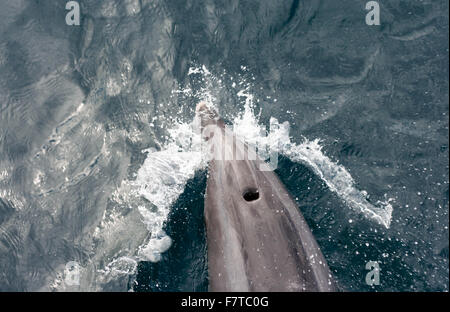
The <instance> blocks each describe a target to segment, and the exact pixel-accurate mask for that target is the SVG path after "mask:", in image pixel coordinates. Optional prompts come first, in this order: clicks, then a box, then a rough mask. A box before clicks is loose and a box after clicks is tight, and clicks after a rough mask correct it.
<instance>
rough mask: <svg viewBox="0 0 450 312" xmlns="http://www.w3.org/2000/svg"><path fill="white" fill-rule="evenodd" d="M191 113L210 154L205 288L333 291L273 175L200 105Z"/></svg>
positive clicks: (293, 205) (311, 240) (304, 228)
mask: <svg viewBox="0 0 450 312" xmlns="http://www.w3.org/2000/svg"><path fill="white" fill-rule="evenodd" d="M196 113H197V116H198V117H199V118H200V121H201V127H202V129H203V130H202V135H203V138H204V139H205V140H206V141H207V146H208V148H209V149H210V151H211V155H213V157H212V158H211V160H210V162H209V165H208V180H207V189H206V197H205V208H204V209H205V211H204V213H205V223H206V235H207V244H208V271H209V290H210V291H335V283H334V280H333V278H332V275H331V273H330V270H329V268H328V265H327V262H326V260H325V258H324V256H323V254H322V252H321V251H320V249H319V246H318V244H317V242H316V240H315V239H314V237H313V235H312V233H311V230H310V229H309V227H308V224H307V223H306V221H305V219H304V218H303V216H302V214H301V212H300V210H299V208H298V206H297V205H296V203H295V202H294V201H293V199H292V198H291V196H290V195H289V193H288V192H287V190H286V188H285V187H284V185H283V184H282V182H281V181H280V180H279V178H278V177H277V175H276V174H275V173H274V172H272V171H262V170H261V169H260V167H261V165H262V164H264V162H263V161H261V160H259V159H258V158H257V157H256V158H255V157H247V155H250V154H249V147H248V146H247V145H245V144H244V143H242V142H241V141H239V140H238V139H237V138H236V137H235V136H234V135H233V133H232V132H231V131H229V130H228V129H226V127H225V124H224V122H223V120H221V119H220V118H218V115H217V113H216V112H215V111H214V110H212V109H210V108H208V107H207V105H206V104H205V103H199V104H198V105H197V108H196ZM227 155H228V157H227ZM230 155H231V156H232V157H230Z"/></svg>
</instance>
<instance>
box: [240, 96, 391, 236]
mask: <svg viewBox="0 0 450 312" xmlns="http://www.w3.org/2000/svg"><path fill="white" fill-rule="evenodd" d="M245 91H246V90H245ZM238 96H242V97H245V106H244V112H243V113H242V114H240V115H238V116H237V117H236V118H235V119H234V122H233V124H234V127H233V130H234V132H235V133H236V135H237V136H239V137H241V138H242V139H243V140H245V142H248V143H249V144H253V145H256V142H258V143H259V145H260V146H270V149H271V150H272V151H275V152H277V153H278V154H282V155H284V156H286V157H288V158H289V159H290V160H292V161H294V162H300V163H303V164H305V165H307V166H308V167H309V168H311V169H312V170H313V171H314V173H315V174H316V175H317V176H319V177H320V178H321V179H322V180H323V181H324V182H325V183H326V184H327V186H328V188H329V189H330V190H331V191H333V192H335V193H336V194H337V195H338V196H339V197H340V198H341V199H342V200H343V201H344V202H345V203H346V204H347V205H348V206H349V207H350V208H352V209H353V210H355V211H357V212H360V213H362V214H363V215H364V216H365V217H367V218H369V219H372V220H374V221H376V222H378V223H379V224H381V225H383V226H385V227H386V228H389V226H390V223H391V216H392V211H393V208H392V205H391V203H390V202H391V201H392V199H389V200H387V201H377V203H376V204H375V205H374V204H372V203H370V202H369V201H368V200H367V197H368V196H367V192H366V191H364V190H358V189H357V188H356V186H355V181H354V179H353V177H352V176H351V174H350V173H349V172H348V171H347V169H346V168H345V167H344V166H342V165H340V164H337V163H336V162H333V161H332V160H331V159H330V158H328V157H327V156H326V155H325V154H324V153H323V151H322V146H321V145H320V140H319V139H314V140H312V141H311V140H308V139H307V138H303V142H302V143H300V144H296V143H294V142H292V141H291V138H290V136H289V123H288V122H284V123H282V124H280V123H279V122H278V120H277V119H276V118H273V117H271V118H270V130H269V131H266V127H265V126H262V125H260V123H259V116H258V115H256V114H255V112H254V109H253V96H252V95H251V94H249V93H248V92H247V93H246V92H244V91H240V92H239V93H238ZM266 134H267V135H266Z"/></svg>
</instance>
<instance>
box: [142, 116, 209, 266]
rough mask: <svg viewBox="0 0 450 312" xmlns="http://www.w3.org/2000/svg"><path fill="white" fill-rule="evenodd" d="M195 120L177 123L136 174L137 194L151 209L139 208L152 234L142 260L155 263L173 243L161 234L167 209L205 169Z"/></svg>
mask: <svg viewBox="0 0 450 312" xmlns="http://www.w3.org/2000/svg"><path fill="white" fill-rule="evenodd" d="M196 129H198V127H197V125H196V121H193V122H192V123H189V124H188V123H180V124H177V125H175V127H174V128H172V129H170V130H169V131H168V132H169V135H170V136H169V139H168V141H167V143H166V144H164V145H163V148H162V149H161V151H154V150H147V151H149V152H150V153H149V155H148V156H147V159H146V160H145V162H144V164H143V165H142V167H141V168H140V169H139V171H138V173H137V178H136V180H135V181H134V184H135V185H136V186H137V187H138V191H137V192H138V194H139V195H140V196H142V197H144V198H145V199H146V200H148V201H149V202H150V203H151V204H153V205H152V207H149V206H144V205H141V206H139V207H138V209H139V212H140V214H141V215H142V217H143V222H144V223H145V225H146V226H147V229H148V230H149V232H150V233H151V234H150V235H151V236H150V239H149V241H148V243H147V244H145V245H144V246H141V247H140V248H139V251H138V256H139V257H140V258H141V259H144V260H148V261H152V262H157V261H159V260H160V259H161V253H163V252H165V251H166V250H167V249H169V247H170V245H171V243H172V241H171V239H170V237H169V236H167V235H166V233H164V231H163V226H164V222H166V220H167V218H168V216H169V212H170V208H171V206H172V205H173V204H174V202H175V201H176V200H177V199H178V197H179V196H180V194H181V193H183V191H184V187H185V185H186V183H187V181H188V180H189V179H191V178H193V177H194V174H195V172H196V171H197V170H199V169H202V168H204V166H205V164H206V163H205V162H204V160H203V158H202V155H201V147H200V145H201V137H200V134H199V133H198V132H196Z"/></svg>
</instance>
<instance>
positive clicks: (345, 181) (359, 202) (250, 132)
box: [122, 67, 393, 262]
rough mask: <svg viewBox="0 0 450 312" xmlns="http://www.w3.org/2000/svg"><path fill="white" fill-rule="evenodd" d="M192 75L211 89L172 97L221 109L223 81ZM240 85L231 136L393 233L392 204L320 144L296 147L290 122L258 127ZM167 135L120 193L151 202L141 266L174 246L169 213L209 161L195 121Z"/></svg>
mask: <svg viewBox="0 0 450 312" xmlns="http://www.w3.org/2000/svg"><path fill="white" fill-rule="evenodd" d="M189 75H200V76H202V78H201V79H202V81H206V85H207V86H206V87H205V88H203V89H201V90H199V91H198V92H197V93H196V94H194V92H193V91H192V89H190V88H185V89H182V90H178V91H174V92H173V94H182V95H184V96H187V97H196V98H200V99H201V100H203V101H206V102H207V104H208V105H210V106H212V107H215V108H217V106H216V105H214V102H215V98H214V96H213V94H214V92H212V91H213V90H211V89H210V88H211V85H210V84H208V80H210V79H215V80H216V81H220V80H219V79H217V78H216V77H212V78H211V76H212V74H211V73H210V72H209V71H208V70H207V69H206V68H205V67H202V68H191V69H190V70H189ZM239 85H240V86H243V87H244V88H243V89H242V90H239V92H238V93H237V96H239V97H242V98H244V106H243V107H244V109H243V111H241V112H239V113H238V114H237V115H236V116H234V119H233V131H234V132H235V133H236V135H237V136H238V137H241V138H242V139H243V140H244V141H245V142H247V143H248V144H251V145H253V144H255V145H256V143H258V145H260V146H261V145H265V146H270V149H271V150H272V151H276V152H277V153H278V154H282V155H285V156H286V157H288V158H289V159H291V160H292V161H294V162H301V163H303V164H305V165H307V166H308V167H309V168H311V169H312V170H313V171H314V173H315V174H316V175H317V176H319V177H320V178H321V179H322V180H323V181H324V182H325V183H326V185H327V186H328V187H329V189H330V190H331V191H333V192H335V193H336V194H337V195H338V196H339V197H340V198H341V199H342V200H343V201H344V202H345V203H346V204H347V205H348V206H349V207H350V208H351V209H353V210H355V211H357V212H360V213H361V214H362V215H363V216H365V217H367V218H369V219H371V220H374V221H376V222H378V223H380V224H381V225H383V226H385V227H386V228H389V226H390V221H391V215H392V210H393V208H392V205H391V204H390V201H391V200H388V201H386V202H382V201H378V202H377V203H375V204H372V203H370V202H369V201H368V200H367V193H366V192H365V191H363V190H358V189H357V187H356V186H355V181H354V179H353V177H352V176H351V175H350V173H349V172H348V171H347V169H346V168H344V167H343V166H342V165H340V164H337V163H336V162H333V161H332V160H331V159H330V158H329V157H327V156H326V155H325V153H324V152H323V151H322V146H321V145H320V140H319V139H314V140H308V139H306V138H303V142H302V143H300V144H296V143H295V142H292V140H291V138H290V136H289V123H288V122H287V121H286V122H284V123H279V121H278V120H277V119H276V118H271V119H270V129H269V130H268V131H267V130H266V127H265V126H264V125H261V124H260V121H259V114H256V113H255V111H254V104H253V95H252V94H251V92H249V88H248V86H247V87H245V83H240V84H239ZM219 113H220V112H219ZM167 132H168V133H169V135H168V137H167V138H166V141H165V142H163V143H162V144H161V146H162V147H161V150H159V151H156V150H153V149H148V150H145V151H143V152H148V156H147V159H146V160H145V161H144V163H143V165H142V167H141V168H140V169H139V170H138V172H137V175H136V180H134V181H127V187H126V188H124V189H125V190H126V191H124V192H122V193H125V192H129V194H127V195H126V197H129V198H130V196H138V197H142V198H145V199H146V200H147V201H148V202H149V204H141V205H139V206H138V210H139V212H140V214H141V216H142V221H143V222H144V224H145V225H146V227H147V229H148V231H149V232H150V238H149V240H148V241H147V242H146V243H145V244H143V245H142V246H141V247H140V248H139V250H138V257H137V258H138V260H147V261H152V262H157V261H160V260H161V254H162V253H163V252H165V251H166V250H167V249H168V248H170V245H171V243H172V240H171V239H170V237H169V236H168V235H167V234H166V233H165V232H164V230H163V227H164V223H165V222H166V221H167V218H168V216H169V213H170V209H171V207H172V205H173V204H174V203H175V201H176V200H177V199H178V197H179V196H180V195H181V194H182V192H183V191H184V188H185V186H186V183H187V182H188V180H189V179H191V178H193V177H194V174H195V172H196V171H197V170H202V169H205V168H206V158H207V157H204V156H205V155H203V154H202V146H201V145H202V141H201V135H200V133H199V132H198V121H197V120H194V121H192V122H190V123H186V122H174V125H173V126H172V127H171V128H170V129H168V130H167ZM130 194H131V195H130ZM122 195H124V194H122Z"/></svg>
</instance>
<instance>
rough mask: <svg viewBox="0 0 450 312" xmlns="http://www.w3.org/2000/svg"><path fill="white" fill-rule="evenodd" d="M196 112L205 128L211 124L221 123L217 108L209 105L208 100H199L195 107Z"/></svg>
mask: <svg viewBox="0 0 450 312" xmlns="http://www.w3.org/2000/svg"><path fill="white" fill-rule="evenodd" d="M195 114H196V115H197V116H198V118H200V123H201V126H202V128H205V127H206V126H209V125H219V124H220V123H221V120H220V118H219V115H218V114H217V112H216V110H215V109H214V108H212V107H210V106H208V104H206V102H199V103H198V104H197V107H196V108H195Z"/></svg>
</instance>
